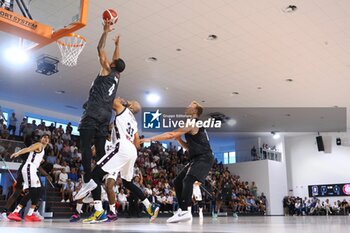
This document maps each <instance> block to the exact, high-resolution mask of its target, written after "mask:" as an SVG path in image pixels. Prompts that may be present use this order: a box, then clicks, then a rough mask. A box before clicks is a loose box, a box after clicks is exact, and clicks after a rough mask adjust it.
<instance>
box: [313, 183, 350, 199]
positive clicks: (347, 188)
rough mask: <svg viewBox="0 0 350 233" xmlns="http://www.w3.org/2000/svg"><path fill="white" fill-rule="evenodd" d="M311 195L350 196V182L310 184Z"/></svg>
mask: <svg viewBox="0 0 350 233" xmlns="http://www.w3.org/2000/svg"><path fill="white" fill-rule="evenodd" d="M308 189H309V197H334V196H350V183H347V184H321V185H309V186H308Z"/></svg>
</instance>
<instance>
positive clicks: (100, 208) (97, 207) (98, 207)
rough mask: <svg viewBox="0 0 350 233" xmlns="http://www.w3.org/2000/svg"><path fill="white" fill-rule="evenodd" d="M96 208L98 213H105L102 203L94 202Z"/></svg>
mask: <svg viewBox="0 0 350 233" xmlns="http://www.w3.org/2000/svg"><path fill="white" fill-rule="evenodd" d="M94 207H95V210H96V211H99V212H101V211H103V208H102V201H94Z"/></svg>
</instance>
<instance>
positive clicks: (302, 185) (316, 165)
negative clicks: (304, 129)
mask: <svg viewBox="0 0 350 233" xmlns="http://www.w3.org/2000/svg"><path fill="white" fill-rule="evenodd" d="M321 135H322V136H323V137H324V138H327V137H328V138H327V140H330V142H331V143H325V147H328V148H325V149H326V150H327V151H328V152H330V153H324V152H319V151H318V150H317V144H316V136H317V135H316V134H310V135H304V136H295V137H286V138H285V151H286V159H287V177H288V189H289V190H290V194H293V195H296V196H300V197H306V196H308V187H307V186H308V185H313V184H334V183H349V182H350V143H349V138H350V133H349V132H348V133H327V134H321ZM337 137H340V138H341V139H342V143H343V144H344V145H342V146H337V145H336V141H335V140H336V138H337ZM329 144H331V145H329ZM330 146H331V148H329V147H330ZM321 199H322V198H321ZM323 199H325V198H323ZM330 199H331V201H334V200H338V199H341V200H342V199H344V197H335V198H330ZM347 199H349V198H347Z"/></svg>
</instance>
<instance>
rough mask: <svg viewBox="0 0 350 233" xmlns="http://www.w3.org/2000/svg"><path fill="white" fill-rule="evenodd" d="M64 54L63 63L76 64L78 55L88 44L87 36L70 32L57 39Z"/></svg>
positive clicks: (67, 64)
mask: <svg viewBox="0 0 350 233" xmlns="http://www.w3.org/2000/svg"><path fill="white" fill-rule="evenodd" d="M56 42H57V45H58V47H59V48H60V51H61V55H62V61H61V62H62V64H63V65H66V66H71V67H72V66H76V65H77V62H78V57H79V54H80V53H81V51H83V49H84V46H85V44H86V39H85V37H83V36H81V35H78V34H75V33H70V34H68V35H66V36H64V37H62V38H60V39H58V40H57V41H56Z"/></svg>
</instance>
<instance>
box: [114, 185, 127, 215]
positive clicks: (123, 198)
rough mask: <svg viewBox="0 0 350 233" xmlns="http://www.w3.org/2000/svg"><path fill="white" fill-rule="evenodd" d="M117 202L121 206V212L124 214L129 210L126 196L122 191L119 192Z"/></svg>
mask: <svg viewBox="0 0 350 233" xmlns="http://www.w3.org/2000/svg"><path fill="white" fill-rule="evenodd" d="M117 200H118V202H119V203H120V204H121V207H122V212H123V213H125V211H126V210H129V202H128V199H127V196H126V194H125V193H124V189H121V190H120V193H119V194H118V198H117Z"/></svg>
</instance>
